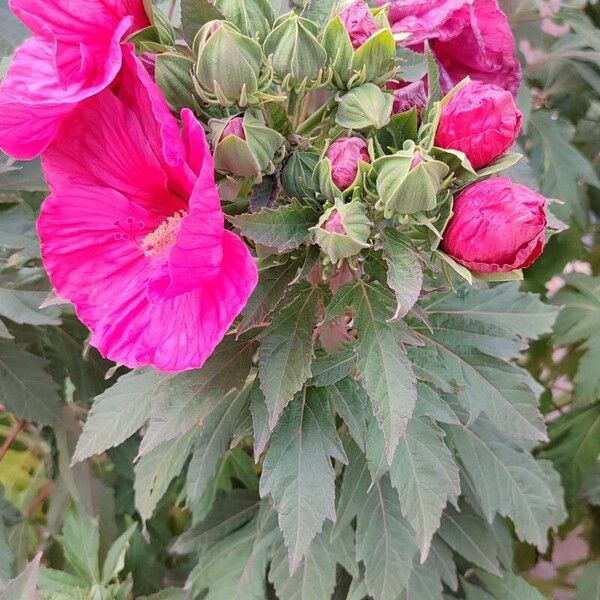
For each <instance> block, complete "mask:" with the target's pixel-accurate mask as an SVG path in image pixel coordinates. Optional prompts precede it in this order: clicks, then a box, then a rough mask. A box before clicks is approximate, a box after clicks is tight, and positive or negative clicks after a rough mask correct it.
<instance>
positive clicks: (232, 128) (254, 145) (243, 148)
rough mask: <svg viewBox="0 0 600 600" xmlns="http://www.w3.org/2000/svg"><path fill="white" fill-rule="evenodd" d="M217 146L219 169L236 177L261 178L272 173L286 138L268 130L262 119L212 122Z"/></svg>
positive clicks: (215, 154) (250, 115)
mask: <svg viewBox="0 0 600 600" xmlns="http://www.w3.org/2000/svg"><path fill="white" fill-rule="evenodd" d="M209 127H210V129H211V133H212V140H213V145H214V161H215V169H216V170H217V171H220V172H222V173H227V174H230V175H234V176H235V177H253V178H259V177H260V174H261V173H271V172H273V170H274V162H275V161H276V156H277V154H278V151H279V149H280V148H281V147H282V145H283V142H284V137H283V136H282V135H281V134H279V133H277V131H274V130H273V129H270V128H269V127H267V126H266V125H265V123H264V121H263V120H262V118H260V117H258V116H254V115H253V114H251V113H250V112H246V114H245V115H244V117H243V118H242V117H233V118H232V119H229V120H219V119H212V120H211V121H210V122H209Z"/></svg>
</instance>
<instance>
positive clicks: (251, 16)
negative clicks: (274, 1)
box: [215, 0, 275, 41]
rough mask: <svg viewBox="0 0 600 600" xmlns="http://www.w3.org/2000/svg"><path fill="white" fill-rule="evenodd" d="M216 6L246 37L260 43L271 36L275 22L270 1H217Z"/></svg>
mask: <svg viewBox="0 0 600 600" xmlns="http://www.w3.org/2000/svg"><path fill="white" fill-rule="evenodd" d="M215 6H216V7H217V8H218V9H219V10H220V11H221V12H222V13H223V15H225V17H226V18H227V20H228V21H230V22H231V23H233V24H234V25H235V26H236V27H237V28H238V29H239V30H240V31H241V32H242V33H243V34H244V35H247V36H248V37H251V38H254V37H257V38H258V40H259V41H260V40H264V39H265V38H266V37H267V35H269V32H270V31H271V27H272V25H273V21H274V20H275V13H274V12H273V9H272V8H271V5H270V4H269V2H268V0H244V1H243V2H240V0H216V1H215Z"/></svg>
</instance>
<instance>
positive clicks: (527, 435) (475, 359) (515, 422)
mask: <svg viewBox="0 0 600 600" xmlns="http://www.w3.org/2000/svg"><path fill="white" fill-rule="evenodd" d="M451 325H452V327H448V328H447V329H446V328H445V329H435V328H434V330H433V334H429V333H425V331H423V332H422V333H421V335H422V337H423V338H424V340H425V342H426V344H427V345H426V346H425V347H424V348H411V350H410V357H411V359H412V361H413V363H415V364H416V365H419V368H420V369H427V370H428V371H431V372H432V373H433V374H437V375H441V377H442V378H443V379H444V381H445V382H446V383H445V385H447V382H452V381H454V382H455V383H456V387H457V389H458V394H457V397H458V398H459V400H460V401H461V403H462V404H463V405H464V406H465V408H467V410H468V411H469V413H470V417H471V419H475V418H476V417H477V415H479V414H480V413H481V412H483V413H485V414H486V415H487V416H488V417H489V418H490V420H491V421H492V422H494V423H495V424H496V425H497V427H498V429H499V430H501V431H503V432H504V433H506V434H507V435H509V436H511V437H513V438H514V439H515V440H517V441H523V440H533V441H535V440H545V439H546V434H545V426H544V421H543V419H542V415H541V414H540V412H539V411H538V408H537V395H538V393H539V392H538V390H539V388H538V384H537V383H536V382H535V381H534V380H533V379H532V377H531V375H530V374H529V373H528V372H527V371H525V370H523V369H521V368H519V367H517V366H515V365H514V364H512V363H509V362H506V361H504V360H501V359H499V358H495V357H493V356H489V355H488V354H484V353H483V352H481V351H479V350H478V349H476V348H475V347H474V345H473V344H474V343H475V339H478V338H475V339H474V338H473V337H470V336H466V335H465V332H464V323H463V322H462V321H461V320H458V321H456V322H454V323H451ZM500 353H501V354H504V353H505V351H504V350H502V352H500ZM436 385H437V384H436Z"/></svg>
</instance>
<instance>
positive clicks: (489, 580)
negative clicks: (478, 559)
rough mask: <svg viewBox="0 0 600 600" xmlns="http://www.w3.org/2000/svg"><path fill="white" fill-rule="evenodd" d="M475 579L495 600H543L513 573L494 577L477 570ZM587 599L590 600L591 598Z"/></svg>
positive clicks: (542, 597)
mask: <svg viewBox="0 0 600 600" xmlns="http://www.w3.org/2000/svg"><path fill="white" fill-rule="evenodd" d="M477 577H478V578H479V579H480V580H481V581H482V582H483V584H484V585H485V589H486V590H487V591H488V592H489V593H490V594H491V596H492V598H495V599H496V600H544V596H543V595H542V594H541V593H540V592H539V591H538V590H537V589H536V588H534V587H533V586H532V585H531V584H529V583H527V582H526V581H525V580H524V579H523V578H522V577H519V576H518V575H515V574H514V573H509V572H507V571H505V572H503V573H502V576H501V577H495V576H494V575H490V574H489V573H486V572H485V571H480V570H478V571H477ZM589 598H590V600H591V598H592V596H589Z"/></svg>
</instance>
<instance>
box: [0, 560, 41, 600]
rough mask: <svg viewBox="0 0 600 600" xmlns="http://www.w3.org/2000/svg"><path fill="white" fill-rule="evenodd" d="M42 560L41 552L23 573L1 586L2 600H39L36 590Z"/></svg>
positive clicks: (0, 594)
mask: <svg viewBox="0 0 600 600" xmlns="http://www.w3.org/2000/svg"><path fill="white" fill-rule="evenodd" d="M41 559H42V553H41V552H39V553H38V554H36V556H35V558H34V559H33V560H32V561H31V562H30V563H29V564H28V565H27V567H26V569H25V570H24V571H23V572H22V573H20V574H19V575H18V576H17V577H15V578H14V579H12V580H11V581H9V582H8V583H7V584H6V585H4V586H0V597H1V598H2V600H38V598H39V596H38V594H37V591H36V590H37V579H38V573H39V569H40V561H41Z"/></svg>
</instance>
